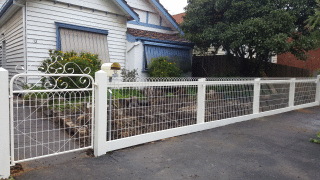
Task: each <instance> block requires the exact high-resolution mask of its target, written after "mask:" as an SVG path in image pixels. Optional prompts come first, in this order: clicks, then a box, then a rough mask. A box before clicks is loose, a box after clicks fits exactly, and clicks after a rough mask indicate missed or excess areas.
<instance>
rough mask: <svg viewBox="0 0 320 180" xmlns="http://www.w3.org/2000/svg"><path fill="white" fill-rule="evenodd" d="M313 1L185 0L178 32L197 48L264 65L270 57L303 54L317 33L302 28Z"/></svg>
mask: <svg viewBox="0 0 320 180" xmlns="http://www.w3.org/2000/svg"><path fill="white" fill-rule="evenodd" d="M316 7H317V6H316V2H315V0H189V4H188V6H187V7H186V16H185V17H184V23H183V24H182V28H183V30H184V32H185V35H186V37H187V38H188V39H189V40H191V41H192V42H194V43H195V44H196V46H197V47H199V48H201V49H203V50H207V49H208V48H209V47H211V46H213V47H215V49H218V48H219V47H223V49H224V50H225V51H227V52H228V53H229V54H233V55H235V56H238V57H240V58H249V59H257V60H259V62H262V61H268V60H269V59H270V58H271V56H272V55H275V54H281V53H286V52H291V53H293V54H294V55H295V56H296V57H298V58H299V59H306V51H308V50H312V49H315V48H316V47H317V45H318V43H319V31H318V30H314V29H313V30H310V28H306V25H307V19H308V18H309V17H310V16H312V15H314V13H315V8H316Z"/></svg>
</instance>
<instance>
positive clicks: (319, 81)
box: [316, 75, 320, 105]
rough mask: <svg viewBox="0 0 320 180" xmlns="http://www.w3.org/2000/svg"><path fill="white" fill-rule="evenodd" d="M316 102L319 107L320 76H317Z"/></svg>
mask: <svg viewBox="0 0 320 180" xmlns="http://www.w3.org/2000/svg"><path fill="white" fill-rule="evenodd" d="M316 102H318V104H319V105H320V75H318V76H317V89H316Z"/></svg>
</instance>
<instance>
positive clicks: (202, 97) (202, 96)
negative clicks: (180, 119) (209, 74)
mask: <svg viewBox="0 0 320 180" xmlns="http://www.w3.org/2000/svg"><path fill="white" fill-rule="evenodd" d="M198 81H199V82H205V81H206V79H205V78H201V79H199V80H198ZM205 108H206V85H205V84H200V85H198V98H197V124H201V123H204V117H205Z"/></svg>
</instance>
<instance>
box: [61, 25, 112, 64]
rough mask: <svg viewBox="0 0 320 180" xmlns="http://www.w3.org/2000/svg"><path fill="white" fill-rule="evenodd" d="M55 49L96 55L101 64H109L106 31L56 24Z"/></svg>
mask: <svg viewBox="0 0 320 180" xmlns="http://www.w3.org/2000/svg"><path fill="white" fill-rule="evenodd" d="M56 24H57V26H58V29H57V30H58V35H57V38H58V41H57V48H58V49H59V50H61V51H75V52H77V53H81V52H90V53H93V54H98V56H99V59H101V61H102V62H103V63H105V62H109V61H110V59H109V49H108V38H107V37H108V36H107V34H108V31H106V30H99V29H94V28H87V27H81V26H75V25H68V24H62V23H56Z"/></svg>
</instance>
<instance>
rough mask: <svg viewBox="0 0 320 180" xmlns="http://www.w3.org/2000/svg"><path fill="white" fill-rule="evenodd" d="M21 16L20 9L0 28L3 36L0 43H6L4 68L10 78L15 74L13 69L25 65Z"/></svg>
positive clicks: (21, 11)
mask: <svg viewBox="0 0 320 180" xmlns="http://www.w3.org/2000/svg"><path fill="white" fill-rule="evenodd" d="M22 14H23V10H22V9H20V10H19V11H18V12H16V13H15V14H14V15H13V16H12V18H11V19H10V20H8V21H7V22H6V23H5V24H4V25H3V26H2V27H1V28H0V34H4V36H1V38H0V41H1V42H2V41H3V40H5V41H6V52H5V54H6V67H5V68H6V69H7V70H8V71H9V76H10V77H12V76H13V75H14V74H15V68H16V66H17V65H19V66H24V65H25V54H24V35H23V32H24V30H23V29H24V27H23V26H24V25H23V16H22Z"/></svg>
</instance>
